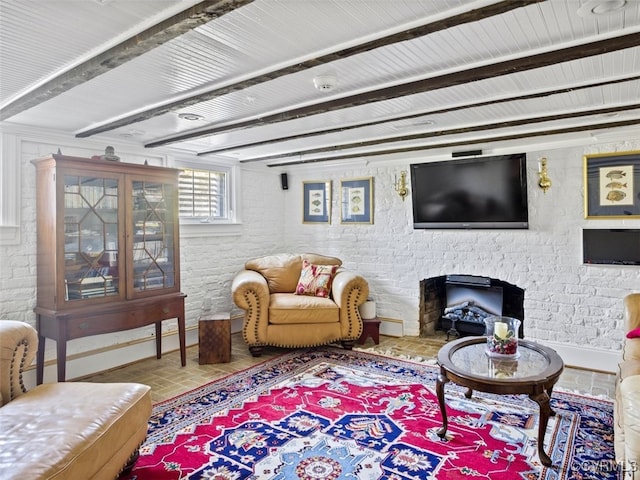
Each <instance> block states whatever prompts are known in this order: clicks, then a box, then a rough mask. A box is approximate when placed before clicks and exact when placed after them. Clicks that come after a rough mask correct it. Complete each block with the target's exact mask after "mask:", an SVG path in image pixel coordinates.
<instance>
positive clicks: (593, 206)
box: [583, 151, 640, 219]
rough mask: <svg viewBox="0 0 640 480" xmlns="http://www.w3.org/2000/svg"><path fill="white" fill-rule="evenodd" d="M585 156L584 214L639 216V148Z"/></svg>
mask: <svg viewBox="0 0 640 480" xmlns="http://www.w3.org/2000/svg"><path fill="white" fill-rule="evenodd" d="M583 158H584V167H583V170H584V216H585V218H586V219H616V218H617V219H622V218H640V151H632V152H616V153H599V154H593V155H585V156H584V157H583Z"/></svg>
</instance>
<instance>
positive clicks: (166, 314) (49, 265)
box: [32, 155, 186, 384]
mask: <svg viewBox="0 0 640 480" xmlns="http://www.w3.org/2000/svg"><path fill="white" fill-rule="evenodd" d="M32 163H33V164H34V165H35V167H36V179H37V180H36V181H37V183H36V195H37V198H36V206H37V229H38V232H37V244H38V282H37V286H38V292H37V306H36V308H35V313H36V323H37V330H38V337H39V345H38V356H37V383H38V384H40V383H42V381H43V374H44V353H45V340H46V339H47V338H50V339H53V340H55V341H56V347H57V367H58V381H64V380H65V373H66V352H67V347H66V344H67V341H69V340H72V339H76V338H81V337H87V336H90V335H98V334H104V333H112V332H117V331H121V330H129V329H133V328H138V327H143V326H146V325H151V324H155V335H156V356H157V358H160V356H161V354H162V348H161V347H162V345H161V342H162V340H161V339H162V328H161V326H162V321H164V320H169V319H174V318H175V319H177V322H178V335H179V341H180V357H181V361H182V366H184V365H185V363H186V353H185V318H184V299H185V297H186V295H185V294H183V293H181V292H180V264H179V260H180V251H179V224H178V173H179V171H178V170H176V169H171V168H163V167H155V166H149V165H136V164H127V163H122V162H113V161H109V160H94V159H88V158H79V157H69V156H64V155H52V156H50V157H46V158H41V159H37V160H33V161H32Z"/></svg>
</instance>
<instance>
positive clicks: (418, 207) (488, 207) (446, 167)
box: [410, 153, 529, 229]
mask: <svg viewBox="0 0 640 480" xmlns="http://www.w3.org/2000/svg"><path fill="white" fill-rule="evenodd" d="M410 170H411V187H412V192H411V195H412V199H413V228H416V229H417V228H435V229H440V228H459V229H461V228H520V229H526V228H529V212H528V208H527V168H526V154H524V153H520V154H514V155H500V156H492V157H482V158H465V159H458V160H447V161H439V162H431V163H419V164H412V165H411V167H410Z"/></svg>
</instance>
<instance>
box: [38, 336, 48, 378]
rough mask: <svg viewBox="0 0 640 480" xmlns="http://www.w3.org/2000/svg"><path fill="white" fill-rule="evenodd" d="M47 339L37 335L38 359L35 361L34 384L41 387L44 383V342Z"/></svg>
mask: <svg viewBox="0 0 640 480" xmlns="http://www.w3.org/2000/svg"><path fill="white" fill-rule="evenodd" d="M46 340H47V337H43V336H41V335H38V357H37V359H36V384H37V385H41V384H42V382H43V381H44V350H45V349H44V342H45V341H46Z"/></svg>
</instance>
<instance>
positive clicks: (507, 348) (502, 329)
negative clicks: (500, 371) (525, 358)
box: [484, 315, 520, 359]
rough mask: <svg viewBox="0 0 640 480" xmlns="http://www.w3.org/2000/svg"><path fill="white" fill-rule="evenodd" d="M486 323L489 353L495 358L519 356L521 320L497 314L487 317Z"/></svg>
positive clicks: (487, 351)
mask: <svg viewBox="0 0 640 480" xmlns="http://www.w3.org/2000/svg"><path fill="white" fill-rule="evenodd" d="M484 324H485V327H486V331H485V334H486V336H487V350H486V353H487V355H489V356H490V357H495V358H509V359H513V358H518V355H519V353H518V330H519V329H520V320H518V319H517V318H512V317H503V316H497V315H496V316H491V317H487V318H485V319H484Z"/></svg>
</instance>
